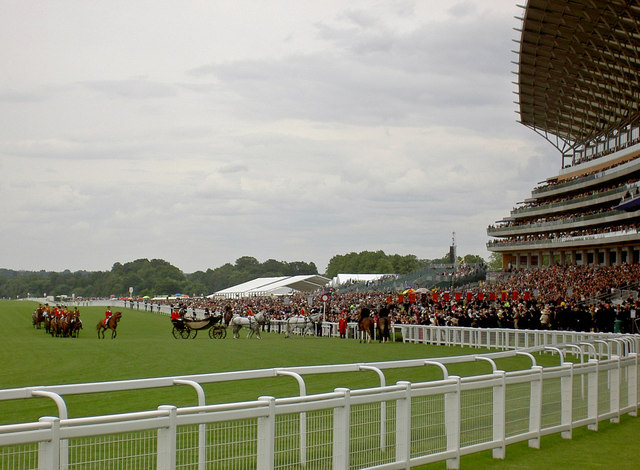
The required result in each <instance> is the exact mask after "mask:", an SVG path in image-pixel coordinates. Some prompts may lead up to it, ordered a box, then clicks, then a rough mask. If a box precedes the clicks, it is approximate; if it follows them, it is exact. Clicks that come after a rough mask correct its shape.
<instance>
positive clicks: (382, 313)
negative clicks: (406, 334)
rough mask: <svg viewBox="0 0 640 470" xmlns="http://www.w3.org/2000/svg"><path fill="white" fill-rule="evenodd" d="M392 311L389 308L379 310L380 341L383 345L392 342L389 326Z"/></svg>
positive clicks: (383, 307)
mask: <svg viewBox="0 0 640 470" xmlns="http://www.w3.org/2000/svg"><path fill="white" fill-rule="evenodd" d="M390 313H391V310H390V309H389V307H387V306H382V307H380V308H379V309H378V325H377V328H378V339H379V340H380V342H381V343H387V342H389V340H390V334H389V326H390V325H391V320H389V314H390Z"/></svg>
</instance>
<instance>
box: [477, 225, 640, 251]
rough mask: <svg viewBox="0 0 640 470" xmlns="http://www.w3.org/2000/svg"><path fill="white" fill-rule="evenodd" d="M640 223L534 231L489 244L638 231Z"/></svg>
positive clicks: (522, 242) (492, 241) (499, 239)
mask: <svg viewBox="0 0 640 470" xmlns="http://www.w3.org/2000/svg"><path fill="white" fill-rule="evenodd" d="M638 228H640V225H639V224H638V223H637V222H632V223H625V224H618V225H603V226H600V227H588V228H583V229H575V230H560V231H557V232H546V233H533V234H527V235H515V236H512V237H502V238H498V239H495V240H490V241H489V242H488V243H487V245H488V246H505V245H521V244H522V245H524V244H528V243H532V242H538V241H546V240H548V241H553V240H560V239H570V238H575V237H585V236H592V235H606V234H618V233H620V234H622V233H629V232H637V231H638Z"/></svg>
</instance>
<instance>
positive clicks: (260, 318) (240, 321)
mask: <svg viewBox="0 0 640 470" xmlns="http://www.w3.org/2000/svg"><path fill="white" fill-rule="evenodd" d="M264 322H265V318H264V313H262V312H258V313H256V314H255V315H250V316H248V317H241V316H240V315H233V317H232V318H231V319H230V320H229V325H230V326H232V327H233V337H234V338H235V339H238V337H239V334H238V332H239V331H240V328H242V327H243V326H246V327H247V328H249V333H247V338H251V336H252V335H253V334H254V333H255V335H256V338H258V339H262V337H261V336H260V326H261V325H263V324H264Z"/></svg>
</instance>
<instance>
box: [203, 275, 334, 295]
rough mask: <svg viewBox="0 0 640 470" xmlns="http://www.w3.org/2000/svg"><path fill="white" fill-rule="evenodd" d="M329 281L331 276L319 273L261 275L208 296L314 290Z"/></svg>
mask: <svg viewBox="0 0 640 470" xmlns="http://www.w3.org/2000/svg"><path fill="white" fill-rule="evenodd" d="M328 282H329V278H326V277H324V276H319V275H300V276H278V277H260V278H257V279H253V280H251V281H247V282H243V283H242V284H238V285H237V286H232V287H227V288H226V289H222V290H220V291H218V292H215V293H213V294H211V295H209V296H208V297H217V296H223V297H253V296H261V295H283V294H290V293H293V292H313V291H315V290H317V289H319V288H321V287H324V286H325V285H327V283H328Z"/></svg>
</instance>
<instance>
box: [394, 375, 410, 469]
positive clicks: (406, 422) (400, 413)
mask: <svg viewBox="0 0 640 470" xmlns="http://www.w3.org/2000/svg"><path fill="white" fill-rule="evenodd" d="M397 385H398V386H400V387H402V388H403V389H404V392H405V394H404V397H402V398H399V399H398V400H396V463H397V462H403V463H404V464H405V465H406V468H409V459H410V458H411V382H407V381H404V380H403V381H399V382H398V383H397Z"/></svg>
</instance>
